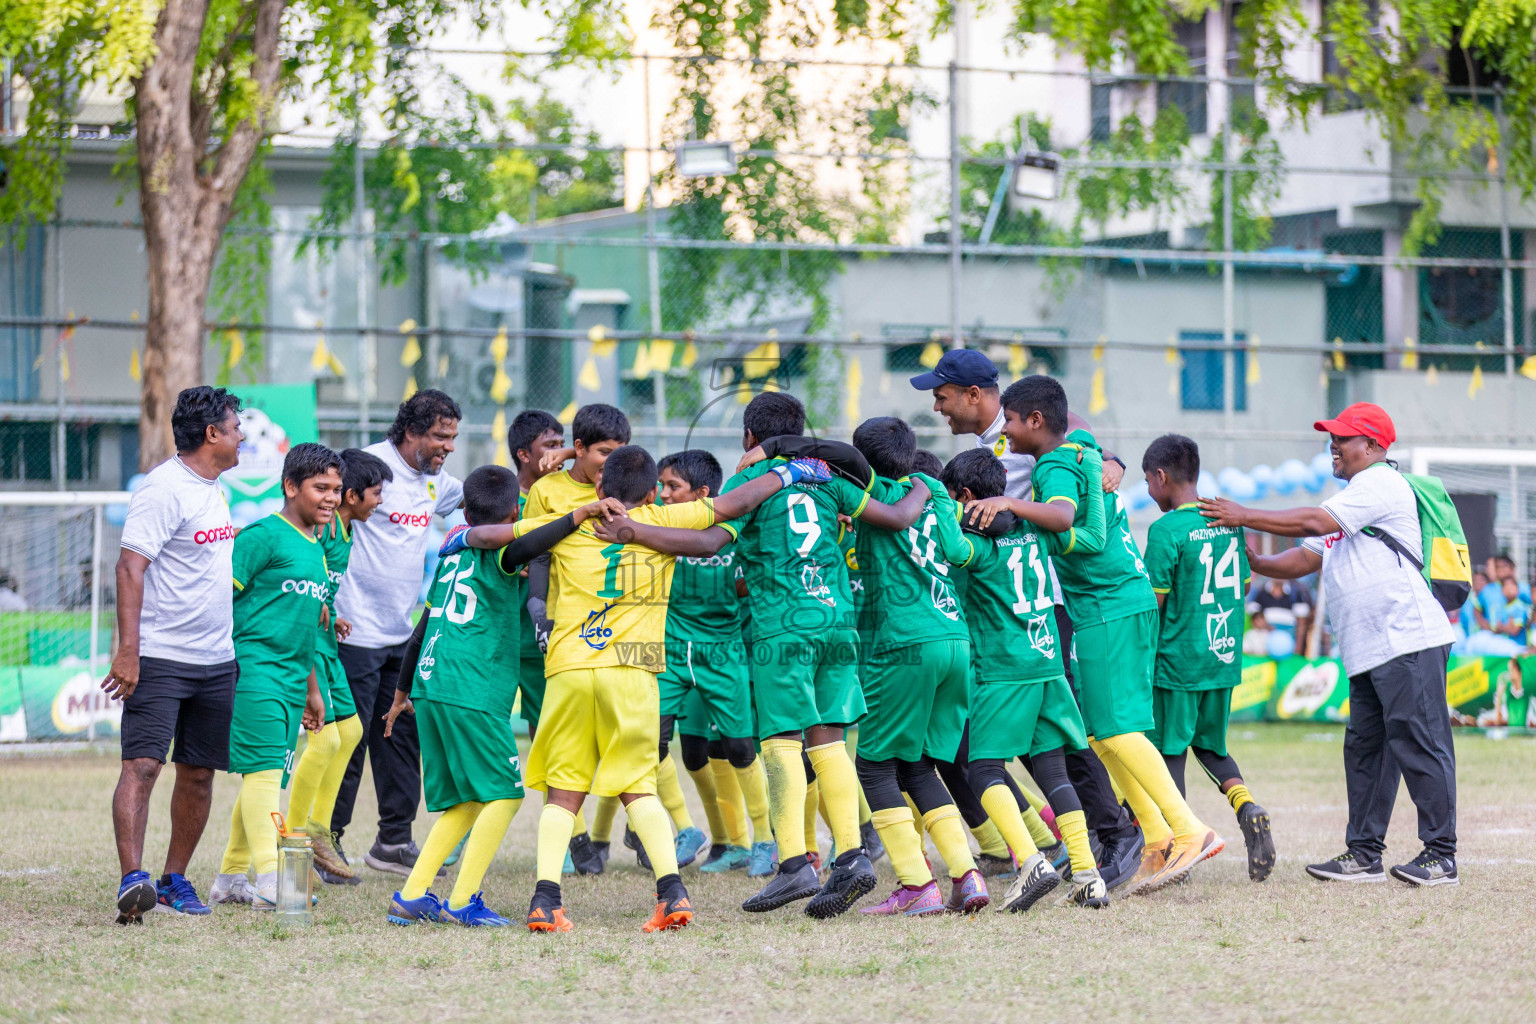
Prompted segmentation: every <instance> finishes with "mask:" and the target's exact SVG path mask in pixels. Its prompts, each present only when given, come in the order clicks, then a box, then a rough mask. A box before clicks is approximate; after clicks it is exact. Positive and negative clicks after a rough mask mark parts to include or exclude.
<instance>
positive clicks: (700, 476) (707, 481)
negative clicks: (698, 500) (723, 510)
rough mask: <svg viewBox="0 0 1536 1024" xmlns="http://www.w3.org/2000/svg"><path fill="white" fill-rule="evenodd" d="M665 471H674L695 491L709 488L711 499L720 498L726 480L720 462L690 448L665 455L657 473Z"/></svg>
mask: <svg viewBox="0 0 1536 1024" xmlns="http://www.w3.org/2000/svg"><path fill="white" fill-rule="evenodd" d="M664 469H670V470H672V472H674V473H676V474H677V475H678V476H680V477H682V478H683V480H685V481H686V482H687V484H688V486H689V487H692V488H693V489H694V490H698V489H699V488H700V487H708V488H709V496H710V497H712V498H718V497H719V496H720V484H721V482H722V481H724V480H725V473H724V472H723V471H722V470H721V469H720V460H719V459H717V458H715V457H714V456H713V455H711V454H710V453H709V452H707V451H705V450H704V449H702V448H689V449H688V450H687V451H681V452H673V453H672V454H671V455H663V456H662V458H661V461H660V462H658V463H657V464H656V472H657V473H658V474H659V473H660V472H661V471H662V470H664Z"/></svg>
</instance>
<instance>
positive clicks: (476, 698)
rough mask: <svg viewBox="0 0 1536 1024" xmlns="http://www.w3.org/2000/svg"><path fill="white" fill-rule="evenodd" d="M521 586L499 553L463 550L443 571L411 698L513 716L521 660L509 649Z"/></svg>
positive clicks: (444, 563) (430, 598) (430, 602)
mask: <svg viewBox="0 0 1536 1024" xmlns="http://www.w3.org/2000/svg"><path fill="white" fill-rule="evenodd" d="M518 578H519V577H518V574H517V573H516V572H507V571H506V570H505V569H504V568H503V567H502V564H501V551H499V550H497V551H487V550H484V549H482V548H465V549H464V550H463V551H460V552H458V553H457V554H452V555H449V556H448V557H447V558H445V559H443V560H442V561H441V562H439V563H438V565H437V577H436V579H434V580H433V581H432V589H431V590H430V591H429V596H428V598H427V606H428V607H427V610H426V612H424V613H423V614H425V615H426V616H427V630H426V633H425V635H424V636H423V637H422V641H421V654H420V655H419V656H418V657H417V659H416V678H415V681H414V682H413V683H412V684H411V694H412V696H415V697H426V698H428V699H429V700H435V701H439V702H441V703H443V704H452V705H454V706H456V707H461V708H468V709H469V710H471V711H484V712H487V713H489V714H493V715H496V716H498V718H510V717H511V716H512V702H513V700H514V699H515V698H516V697H517V680H518V664H517V663H518V659H519V653H518V645H517V644H515V643H507V642H506V641H507V634H508V632H510V628H509V627H511V626H512V624H513V623H514V622H516V619H515V618H514V615H515V614H516V611H517V609H516V608H515V607H514V605H513V602H514V601H515V600H516V599H517V594H518V582H517V581H518Z"/></svg>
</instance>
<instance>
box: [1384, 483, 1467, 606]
mask: <svg viewBox="0 0 1536 1024" xmlns="http://www.w3.org/2000/svg"><path fill="white" fill-rule="evenodd" d="M1402 476H1403V479H1404V480H1406V481H1408V486H1409V487H1412V488H1413V496H1414V499H1415V501H1416V502H1417V503H1418V506H1419V532H1420V533H1422V534H1423V537H1424V547H1423V550H1422V551H1417V552H1415V551H1410V550H1408V548H1407V546H1406V545H1404V544H1403V543H1402V542H1401V541H1399V540H1398V539H1397V538H1396V537H1393V536H1392V535H1391V534H1389V533H1385V532H1383V531H1381V530H1377V529H1376V528H1374V527H1368V528H1366V529H1365V530H1364V531H1362V532H1364V533H1367V534H1369V535H1370V536H1372V537H1375V538H1377V539H1378V540H1380V541H1381V542H1382V543H1384V544H1386V546H1387V547H1389V548H1391V549H1392V550H1393V551H1396V552H1397V553H1398V554H1399V555H1401V556H1402V557H1404V558H1406V559H1408V561H1410V562H1412V563H1413V566H1414V568H1415V569H1418V570H1419V571H1420V572H1422V573H1423V574H1424V581H1425V582H1426V583H1428V584H1429V592H1430V593H1431V594H1433V595H1434V597H1435V600H1436V601H1438V602H1440V607H1442V608H1444V609H1445V610H1446V611H1448V612H1449V611H1455V610H1456V609H1458V608H1460V607H1461V606H1462V605H1463V604H1465V603H1466V600H1467V597H1468V595H1470V594H1471V593H1472V559H1471V556H1469V555H1468V554H1467V535H1466V533H1465V532H1464V531H1463V530H1462V528H1461V516H1460V515H1458V514H1457V512H1456V505H1455V503H1453V502H1452V501H1451V496H1450V495H1449V494H1447V493H1446V492H1445V484H1443V483H1441V481H1440V478H1439V477H1437V476H1420V475H1418V474H1416V473H1404V474H1403V475H1402Z"/></svg>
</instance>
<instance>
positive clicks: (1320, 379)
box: [1317, 370, 1328, 391]
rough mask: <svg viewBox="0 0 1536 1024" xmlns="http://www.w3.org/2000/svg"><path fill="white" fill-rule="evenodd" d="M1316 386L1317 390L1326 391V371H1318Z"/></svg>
mask: <svg viewBox="0 0 1536 1024" xmlns="http://www.w3.org/2000/svg"><path fill="white" fill-rule="evenodd" d="M1317 386H1318V389H1319V390H1321V391H1327V390H1328V371H1327V370H1319V371H1317Z"/></svg>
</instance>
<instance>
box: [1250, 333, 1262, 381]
mask: <svg viewBox="0 0 1536 1024" xmlns="http://www.w3.org/2000/svg"><path fill="white" fill-rule="evenodd" d="M1259 380H1260V375H1259V339H1258V337H1257V336H1255V337H1254V338H1253V340H1252V341H1250V342H1249V343H1248V376H1247V381H1248V383H1249V385H1254V384H1257V383H1258V382H1259Z"/></svg>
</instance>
